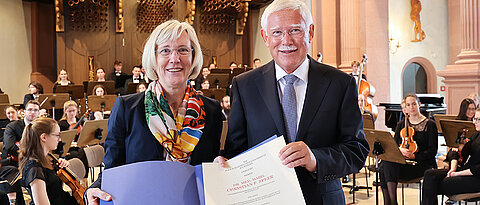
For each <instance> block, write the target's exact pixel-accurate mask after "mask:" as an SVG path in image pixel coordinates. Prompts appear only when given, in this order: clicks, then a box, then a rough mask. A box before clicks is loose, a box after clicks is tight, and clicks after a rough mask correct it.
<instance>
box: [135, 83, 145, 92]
mask: <svg viewBox="0 0 480 205" xmlns="http://www.w3.org/2000/svg"><path fill="white" fill-rule="evenodd" d="M145 90H147V85H146V84H145V83H139V84H138V85H137V88H136V91H137V93H141V92H143V91H145Z"/></svg>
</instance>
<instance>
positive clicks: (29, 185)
mask: <svg viewBox="0 0 480 205" xmlns="http://www.w3.org/2000/svg"><path fill="white" fill-rule="evenodd" d="M59 133H60V127H59V126H58V124H57V121H55V120H54V119H50V118H38V119H36V120H34V121H33V122H31V123H29V124H28V125H27V126H26V129H25V133H24V134H23V137H22V140H21V142H20V156H21V160H20V164H19V168H20V170H21V172H22V185H23V186H24V187H25V188H26V189H27V191H28V192H29V194H30V196H32V200H33V203H35V204H52V205H55V204H78V203H77V201H76V200H75V198H73V197H72V196H71V195H70V194H69V193H68V192H65V191H64V190H63V187H62V186H63V184H62V181H61V180H60V178H59V177H58V176H57V172H56V171H54V167H56V166H57V165H58V167H60V168H63V167H68V165H69V163H68V161H66V160H64V159H59V163H58V164H53V163H52V162H51V159H49V157H48V152H49V151H52V150H54V149H56V148H57V144H58V142H59V141H60V134H59Z"/></svg>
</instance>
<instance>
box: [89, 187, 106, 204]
mask: <svg viewBox="0 0 480 205" xmlns="http://www.w3.org/2000/svg"><path fill="white" fill-rule="evenodd" d="M86 197H87V201H88V204H89V205H98V204H100V200H99V199H102V200H104V201H110V200H112V196H111V195H110V194H108V193H107V192H104V191H102V190H101V189H99V188H89V189H87V194H86Z"/></svg>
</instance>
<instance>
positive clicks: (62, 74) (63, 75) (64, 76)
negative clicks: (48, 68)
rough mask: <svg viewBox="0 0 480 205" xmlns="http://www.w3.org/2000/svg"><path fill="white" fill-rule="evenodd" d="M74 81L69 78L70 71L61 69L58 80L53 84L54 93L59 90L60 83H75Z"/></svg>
mask: <svg viewBox="0 0 480 205" xmlns="http://www.w3.org/2000/svg"><path fill="white" fill-rule="evenodd" d="M73 84H74V83H73V82H72V81H70V80H69V79H68V73H67V71H66V70H65V69H62V70H60V72H59V73H58V77H57V82H55V84H53V93H56V92H57V87H58V86H59V85H73Z"/></svg>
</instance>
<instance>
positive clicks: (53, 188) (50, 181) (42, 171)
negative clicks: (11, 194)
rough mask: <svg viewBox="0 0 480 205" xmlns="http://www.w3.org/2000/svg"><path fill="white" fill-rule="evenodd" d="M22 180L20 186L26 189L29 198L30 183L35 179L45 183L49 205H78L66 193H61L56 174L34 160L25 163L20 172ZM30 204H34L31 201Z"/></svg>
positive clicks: (61, 183)
mask: <svg viewBox="0 0 480 205" xmlns="http://www.w3.org/2000/svg"><path fill="white" fill-rule="evenodd" d="M22 178H23V181H22V183H23V184H22V185H23V186H24V187H25V188H26V189H27V191H28V193H29V194H30V196H32V190H31V187H30V183H32V182H33V180H35V179H40V180H43V181H45V184H46V187H47V195H48V200H49V201H50V204H52V205H56V204H58V205H63V204H64V205H68V204H74V205H76V204H78V203H77V201H76V200H75V198H74V197H73V196H71V195H70V194H69V193H68V192H65V191H63V187H62V186H63V182H62V181H61V180H60V178H59V177H58V176H57V174H56V172H55V171H54V170H51V169H48V168H44V167H42V165H41V164H40V163H38V162H37V161H35V160H28V161H27V163H26V165H25V167H24V168H23V171H22ZM32 198H33V196H32ZM30 204H34V203H33V201H32V202H31V203H30Z"/></svg>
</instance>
